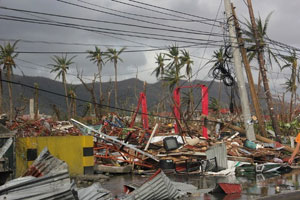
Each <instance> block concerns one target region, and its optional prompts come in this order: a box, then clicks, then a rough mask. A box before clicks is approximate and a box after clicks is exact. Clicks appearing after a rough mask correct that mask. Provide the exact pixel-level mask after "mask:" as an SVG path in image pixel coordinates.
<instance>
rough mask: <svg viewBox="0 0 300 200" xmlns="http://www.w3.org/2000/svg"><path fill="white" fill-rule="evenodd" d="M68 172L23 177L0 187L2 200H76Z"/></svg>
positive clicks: (0, 198) (0, 199)
mask: <svg viewBox="0 0 300 200" xmlns="http://www.w3.org/2000/svg"><path fill="white" fill-rule="evenodd" d="M73 186H74V185H73V184H71V181H70V178H69V173H68V171H62V172H60V173H56V174H48V175H45V176H43V177H39V178H36V177H32V176H27V177H21V178H18V179H15V180H13V181H10V182H8V183H6V184H5V185H3V186H1V187H0V195H1V196H0V200H4V199H10V200H13V199H32V200H37V199H75V198H74V196H73V193H72V187H73Z"/></svg>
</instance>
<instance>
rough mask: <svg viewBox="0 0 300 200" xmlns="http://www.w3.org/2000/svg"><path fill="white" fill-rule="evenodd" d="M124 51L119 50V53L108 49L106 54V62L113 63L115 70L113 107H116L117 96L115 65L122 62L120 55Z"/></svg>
mask: <svg viewBox="0 0 300 200" xmlns="http://www.w3.org/2000/svg"><path fill="white" fill-rule="evenodd" d="M124 50H125V47H123V48H122V49H120V51H117V50H116V49H112V48H108V49H107V51H108V52H107V54H106V62H108V61H110V62H112V63H114V68H115V106H116V107H118V94H117V89H118V86H117V82H118V71H117V64H118V61H121V62H123V60H122V59H121V58H120V54H121V53H122V52H123V51H124Z"/></svg>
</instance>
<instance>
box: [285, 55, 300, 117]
mask: <svg viewBox="0 0 300 200" xmlns="http://www.w3.org/2000/svg"><path fill="white" fill-rule="evenodd" d="M281 57H282V59H283V60H284V61H285V62H286V64H285V65H283V66H282V67H281V70H283V69H285V68H289V69H290V70H291V71H292V73H291V76H290V78H289V79H288V80H287V81H286V82H285V86H286V90H287V91H289V92H291V100H290V112H289V121H290V122H291V121H292V114H293V104H294V103H296V91H297V83H299V82H300V71H299V68H298V63H297V55H296V52H295V51H294V52H292V53H291V54H290V55H289V56H285V55H281ZM294 101H295V102H294Z"/></svg>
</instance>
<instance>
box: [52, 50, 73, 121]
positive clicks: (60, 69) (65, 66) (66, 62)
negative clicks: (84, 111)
mask: <svg viewBox="0 0 300 200" xmlns="http://www.w3.org/2000/svg"><path fill="white" fill-rule="evenodd" d="M74 57H75V56H73V57H71V58H69V59H68V58H67V54H66V55H62V56H61V57H59V56H56V55H55V56H53V57H52V58H51V59H52V60H53V62H54V64H50V66H52V67H53V69H52V70H51V71H50V73H52V72H57V75H56V77H55V79H57V78H60V77H61V78H62V83H63V86H64V90H65V98H66V105H67V114H68V119H70V116H71V111H70V105H69V101H68V89H67V79H66V74H67V72H68V70H69V66H70V65H72V64H73V63H74V62H73V61H72V60H73V59H74Z"/></svg>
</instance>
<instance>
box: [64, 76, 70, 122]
mask: <svg viewBox="0 0 300 200" xmlns="http://www.w3.org/2000/svg"><path fill="white" fill-rule="evenodd" d="M62 77H63V85H64V89H65V98H66V104H67V115H68V119H70V106H69V98H68V89H67V80H66V75H65V73H63V74H62Z"/></svg>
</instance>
